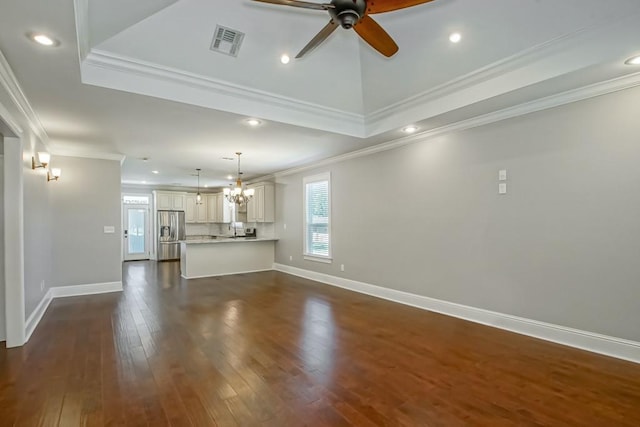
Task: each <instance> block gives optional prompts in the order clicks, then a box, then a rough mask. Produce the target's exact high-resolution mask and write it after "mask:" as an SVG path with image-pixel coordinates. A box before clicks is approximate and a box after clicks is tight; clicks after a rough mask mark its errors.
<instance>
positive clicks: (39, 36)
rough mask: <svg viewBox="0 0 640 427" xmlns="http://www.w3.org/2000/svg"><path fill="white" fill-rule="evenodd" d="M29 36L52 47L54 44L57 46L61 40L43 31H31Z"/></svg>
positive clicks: (43, 44)
mask: <svg viewBox="0 0 640 427" xmlns="http://www.w3.org/2000/svg"><path fill="white" fill-rule="evenodd" d="M29 38H30V39H31V40H33V41H34V42H36V43H38V44H41V45H42V46H48V47H52V46H57V45H58V44H59V42H58V41H57V40H56V39H54V38H52V37H49V36H48V35H46V34H42V33H30V34H29Z"/></svg>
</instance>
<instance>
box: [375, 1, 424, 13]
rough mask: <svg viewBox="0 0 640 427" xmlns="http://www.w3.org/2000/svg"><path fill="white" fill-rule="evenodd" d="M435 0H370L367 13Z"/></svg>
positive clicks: (387, 10)
mask: <svg viewBox="0 0 640 427" xmlns="http://www.w3.org/2000/svg"><path fill="white" fill-rule="evenodd" d="M430 1H433V0H368V1H367V13H369V14H373V13H384V12H391V11H392V10H398V9H404V8H405V7H411V6H417V5H419V4H422V3H429V2H430Z"/></svg>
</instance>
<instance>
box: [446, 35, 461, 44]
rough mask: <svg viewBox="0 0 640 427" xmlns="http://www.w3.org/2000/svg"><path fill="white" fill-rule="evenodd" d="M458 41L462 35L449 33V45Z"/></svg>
mask: <svg viewBox="0 0 640 427" xmlns="http://www.w3.org/2000/svg"><path fill="white" fill-rule="evenodd" d="M460 40H462V34H460V33H451V34H450V35H449V41H450V42H451V43H458V42H459V41H460Z"/></svg>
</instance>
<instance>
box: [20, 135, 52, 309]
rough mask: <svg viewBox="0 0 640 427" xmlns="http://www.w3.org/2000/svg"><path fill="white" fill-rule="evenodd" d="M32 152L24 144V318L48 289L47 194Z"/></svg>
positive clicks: (49, 220)
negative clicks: (33, 165) (34, 166)
mask: <svg viewBox="0 0 640 427" xmlns="http://www.w3.org/2000/svg"><path fill="white" fill-rule="evenodd" d="M36 151H37V150H36V149H35V147H33V150H32V149H31V147H29V146H28V144H27V146H26V147H25V148H24V153H23V159H22V170H23V185H24V187H23V206H24V207H23V218H24V304H25V318H26V319H28V318H29V316H30V315H31V314H32V313H33V311H34V310H35V309H36V307H37V306H38V304H40V302H41V301H42V299H43V298H44V296H45V294H46V292H47V291H48V290H49V288H50V287H51V266H52V253H51V252H52V241H51V231H52V218H51V198H50V197H51V192H50V191H49V190H50V188H48V185H49V184H47V175H46V172H45V170H44V169H42V168H38V169H35V170H34V169H32V168H31V155H32V152H33V154H35V152H36Z"/></svg>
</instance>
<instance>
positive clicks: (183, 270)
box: [180, 237, 277, 279]
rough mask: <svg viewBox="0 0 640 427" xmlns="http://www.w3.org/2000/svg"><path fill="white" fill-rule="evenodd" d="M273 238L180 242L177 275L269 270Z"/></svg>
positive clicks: (272, 252) (273, 250)
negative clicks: (178, 270) (178, 273)
mask: <svg viewBox="0 0 640 427" xmlns="http://www.w3.org/2000/svg"><path fill="white" fill-rule="evenodd" d="M276 240H277V239H273V238H249V237H246V238H245V237H237V238H232V237H224V238H215V239H203V240H183V241H182V242H180V274H181V275H182V277H184V278H185V279H196V278H199V277H212V276H223V275H226V274H238V273H249V272H255V271H265V270H271V269H272V268H273V261H274V256H275V242H276Z"/></svg>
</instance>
